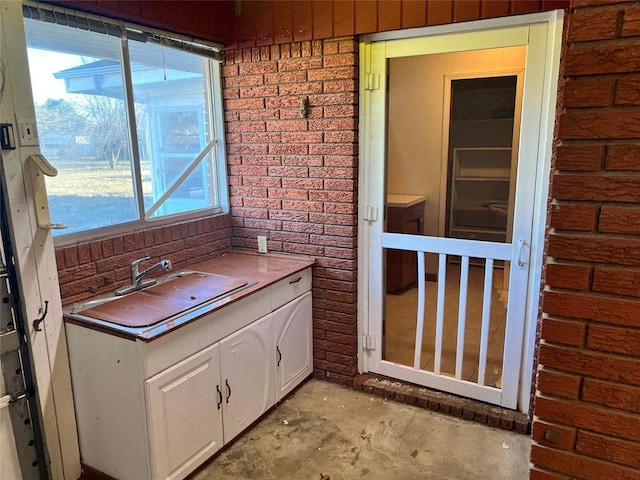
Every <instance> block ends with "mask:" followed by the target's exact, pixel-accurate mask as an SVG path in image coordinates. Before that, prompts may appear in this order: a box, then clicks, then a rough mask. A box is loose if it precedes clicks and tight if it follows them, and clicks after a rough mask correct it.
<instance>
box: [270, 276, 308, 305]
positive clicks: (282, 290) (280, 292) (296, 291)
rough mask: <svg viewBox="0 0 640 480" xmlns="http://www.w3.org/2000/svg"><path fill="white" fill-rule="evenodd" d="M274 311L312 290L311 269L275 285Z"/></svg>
mask: <svg viewBox="0 0 640 480" xmlns="http://www.w3.org/2000/svg"><path fill="white" fill-rule="evenodd" d="M272 288H273V290H272V291H273V310H276V309H278V308H280V307H281V306H283V305H284V304H286V303H289V302H290V301H291V300H293V299H294V298H296V297H299V296H300V295H302V294H303V293H305V292H308V291H309V290H311V268H306V269H304V270H302V271H300V272H296V273H294V274H292V275H289V276H288V277H286V278H283V279H282V280H280V281H278V282H276V283H274V284H273V287H272Z"/></svg>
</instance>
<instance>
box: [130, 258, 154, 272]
mask: <svg viewBox="0 0 640 480" xmlns="http://www.w3.org/2000/svg"><path fill="white" fill-rule="evenodd" d="M150 258H151V257H149V256H148V255H147V256H146V257H142V258H138V259H137V260H134V261H133V262H131V271H132V272H137V271H138V265H139V264H140V263H141V262H144V261H145V260H149V259H150Z"/></svg>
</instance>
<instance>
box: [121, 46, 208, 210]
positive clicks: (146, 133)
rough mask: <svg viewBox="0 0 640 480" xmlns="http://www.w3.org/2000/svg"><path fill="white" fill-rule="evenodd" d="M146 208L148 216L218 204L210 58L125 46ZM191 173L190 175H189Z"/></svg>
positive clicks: (170, 49) (162, 48)
mask: <svg viewBox="0 0 640 480" xmlns="http://www.w3.org/2000/svg"><path fill="white" fill-rule="evenodd" d="M129 50H130V56H131V64H132V65H131V74H132V78H133V94H134V98H135V102H136V124H137V127H138V129H137V132H138V144H139V149H140V156H141V159H140V161H141V166H142V171H143V189H144V197H145V198H144V204H145V210H147V211H148V210H149V208H150V207H151V206H152V205H154V204H156V203H157V202H159V201H161V200H162V198H163V196H165V194H166V193H167V191H169V190H170V189H171V190H173V193H172V194H171V195H169V196H168V198H166V199H165V200H164V201H162V202H161V204H160V206H159V208H157V209H156V210H155V211H153V213H152V214H151V216H152V217H157V216H162V215H170V214H175V213H181V212H187V211H191V210H197V209H201V208H209V207H213V206H217V205H218V198H217V195H216V188H215V187H216V185H215V179H216V176H215V150H211V152H209V153H208V154H207V155H205V156H204V158H203V159H202V160H201V161H199V162H197V164H195V165H194V161H195V160H196V159H197V157H198V156H199V155H200V153H201V152H202V151H203V149H204V148H205V147H206V146H207V145H208V144H209V142H211V140H212V139H213V138H214V137H213V126H212V125H213V122H212V114H211V112H212V108H211V105H210V97H209V95H208V91H209V89H210V82H209V77H208V75H207V67H208V62H209V60H208V59H205V58H203V57H200V56H198V55H195V54H191V53H187V52H184V51H179V50H175V49H172V48H168V47H163V46H160V45H157V44H153V43H139V42H133V41H130V42H129ZM189 169H191V172H190V173H188V174H187V172H188V171H189Z"/></svg>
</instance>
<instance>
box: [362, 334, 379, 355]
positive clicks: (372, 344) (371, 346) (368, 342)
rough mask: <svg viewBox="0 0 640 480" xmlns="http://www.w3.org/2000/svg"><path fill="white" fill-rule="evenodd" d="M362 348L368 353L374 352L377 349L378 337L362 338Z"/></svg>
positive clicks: (368, 336)
mask: <svg viewBox="0 0 640 480" xmlns="http://www.w3.org/2000/svg"><path fill="white" fill-rule="evenodd" d="M362 348H363V349H364V350H367V351H368V352H371V351H374V350H375V349H376V337H373V336H371V335H365V336H364V337H362Z"/></svg>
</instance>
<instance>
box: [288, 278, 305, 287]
mask: <svg viewBox="0 0 640 480" xmlns="http://www.w3.org/2000/svg"><path fill="white" fill-rule="evenodd" d="M300 280H302V277H298V278H296V279H295V280H291V281H290V282H289V285H293V284H294V283H298V282H299V281H300Z"/></svg>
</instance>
